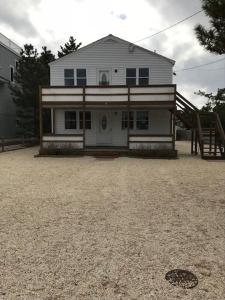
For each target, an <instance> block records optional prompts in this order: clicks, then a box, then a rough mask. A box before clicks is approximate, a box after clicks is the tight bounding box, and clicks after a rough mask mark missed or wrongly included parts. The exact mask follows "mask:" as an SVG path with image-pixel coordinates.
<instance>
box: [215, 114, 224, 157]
mask: <svg viewBox="0 0 225 300" xmlns="http://www.w3.org/2000/svg"><path fill="white" fill-rule="evenodd" d="M213 115H214V117H215V121H216V122H215V123H216V131H217V132H218V135H219V139H220V143H221V144H220V145H219V148H220V152H221V155H223V156H224V155H225V133H224V130H223V126H222V124H221V120H220V117H219V115H218V113H215V112H214V113H213ZM221 146H222V147H221Z"/></svg>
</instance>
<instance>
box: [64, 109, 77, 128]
mask: <svg viewBox="0 0 225 300" xmlns="http://www.w3.org/2000/svg"><path fill="white" fill-rule="evenodd" d="M76 128H77V113H76V111H65V129H76Z"/></svg>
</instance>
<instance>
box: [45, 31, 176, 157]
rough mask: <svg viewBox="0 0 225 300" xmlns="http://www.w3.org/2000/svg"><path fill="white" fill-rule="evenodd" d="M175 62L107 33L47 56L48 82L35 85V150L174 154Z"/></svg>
mask: <svg viewBox="0 0 225 300" xmlns="http://www.w3.org/2000/svg"><path fill="white" fill-rule="evenodd" d="M174 63H175V62H174V61H173V60H171V59H169V58H167V57H164V56H162V55H159V54H157V53H155V52H152V51H149V50H147V49H145V48H142V47H139V46H136V45H134V44H132V43H130V42H127V41H125V40H122V39H120V38H118V37H116V36H113V35H111V34H110V35H108V36H106V37H104V38H102V39H100V40H98V41H96V42H94V43H91V44H89V45H87V46H85V47H83V48H80V49H79V50H78V51H76V52H73V53H71V54H69V55H66V56H64V57H62V58H59V59H57V60H55V61H53V62H51V63H50V64H49V65H50V83H51V85H50V86H48V87H42V88H41V89H40V131H41V138H40V143H41V146H40V153H47V152H48V150H49V149H51V150H52V149H70V150H71V149H73V150H82V151H86V152H88V151H90V150H92V149H95V150H98V149H121V150H122V149H123V150H125V151H145V150H147V151H149V152H151V153H153V152H154V153H157V152H158V153H159V152H160V151H161V152H165V151H166V153H167V155H172V156H174V155H176V151H175V122H174V113H173V112H174V110H175V109H176V106H175V95H176V85H174V84H173V83H172V81H173V80H172V77H173V66H174ZM46 124H50V125H49V126H46Z"/></svg>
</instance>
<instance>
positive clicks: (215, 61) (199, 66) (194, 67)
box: [174, 57, 225, 73]
mask: <svg viewBox="0 0 225 300" xmlns="http://www.w3.org/2000/svg"><path fill="white" fill-rule="evenodd" d="M223 60H225V57H224V58H221V59H217V60H214V61H211V62H209V63H206V64H202V65H198V66H193V67H190V68H185V69H180V70H175V71H174V72H175V73H176V72H182V71H188V70H194V69H197V68H201V67H204V66H208V65H212V64H216V63H218V62H220V61H223Z"/></svg>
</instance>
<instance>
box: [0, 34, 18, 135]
mask: <svg viewBox="0 0 225 300" xmlns="http://www.w3.org/2000/svg"><path fill="white" fill-rule="evenodd" d="M20 51H21V49H20V47H19V46H17V45H16V44H15V43H14V42H12V41H11V40H9V39H8V38H7V37H5V36H4V35H3V34H1V33H0V136H4V137H5V138H12V137H15V135H16V106H15V104H14V103H13V99H12V96H11V94H10V89H9V84H13V82H14V73H15V72H16V68H17V64H18V61H19V59H20Z"/></svg>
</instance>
